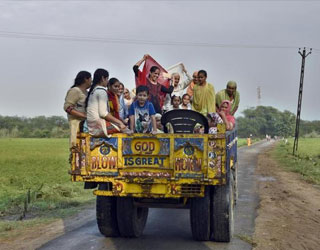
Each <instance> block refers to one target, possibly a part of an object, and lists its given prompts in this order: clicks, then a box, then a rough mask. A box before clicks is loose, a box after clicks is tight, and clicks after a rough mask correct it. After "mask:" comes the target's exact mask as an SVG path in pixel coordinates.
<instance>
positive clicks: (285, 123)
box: [0, 106, 320, 138]
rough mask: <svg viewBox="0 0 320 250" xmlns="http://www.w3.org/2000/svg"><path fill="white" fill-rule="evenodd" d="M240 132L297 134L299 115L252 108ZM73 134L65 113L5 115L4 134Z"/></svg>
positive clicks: (319, 127) (318, 128)
mask: <svg viewBox="0 0 320 250" xmlns="http://www.w3.org/2000/svg"><path fill="white" fill-rule="evenodd" d="M236 123H237V127H238V136H239V137H241V138H246V137H248V136H250V135H252V136H254V137H260V138H263V137H265V136H266V134H267V135H271V136H280V137H291V136H294V132H295V125H296V116H295V115H294V114H293V113H291V112H290V111H287V110H285V111H283V112H281V111H279V110H277V109H276V108H274V107H266V106H258V107H255V108H248V109H246V110H244V111H243V112H242V116H240V117H238V118H237V120H236ZM68 136H69V124H68V121H67V119H66V118H64V117H62V116H51V117H45V116H38V117H34V118H26V117H17V116H1V115H0V137H22V138H65V137H68ZM300 136H302V137H303V136H305V137H320V121H303V120H301V123H300Z"/></svg>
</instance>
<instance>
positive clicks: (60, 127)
mask: <svg viewBox="0 0 320 250" xmlns="http://www.w3.org/2000/svg"><path fill="white" fill-rule="evenodd" d="M68 136H69V124H68V121H67V119H66V118H64V117H62V116H51V117H45V116H37V117H34V118H26V117H18V116H0V137H14V138H15V137H22V138H51V137H52V138H64V137H68Z"/></svg>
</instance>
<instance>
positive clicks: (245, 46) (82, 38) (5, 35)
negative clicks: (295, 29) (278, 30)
mask: <svg viewBox="0 0 320 250" xmlns="http://www.w3.org/2000/svg"><path fill="white" fill-rule="evenodd" d="M0 37H3V38H17V39H36V40H58V41H73V42H97V43H118V44H119V43H121V44H138V45H139V44H140V45H170V46H193V47H216V48H243V49H297V48H299V46H282V45H258V44H224V43H209V42H208V43H201V42H191V41H187V42H184V41H159V40H157V41H155V40H142V39H141V40H140V39H124V38H108V37H91V36H74V35H57V34H45V33H27V32H13V31H0Z"/></svg>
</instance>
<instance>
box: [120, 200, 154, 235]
mask: <svg viewBox="0 0 320 250" xmlns="http://www.w3.org/2000/svg"><path fill="white" fill-rule="evenodd" d="M148 211H149V209H148V208H146V207H137V206H135V205H134V202H133V198H130V197H124V198H123V197H118V198H117V220H118V227H119V232H120V235H121V236H122V237H139V236H140V235H141V234H142V233H143V230H144V227H145V225H146V222H147V218H148Z"/></svg>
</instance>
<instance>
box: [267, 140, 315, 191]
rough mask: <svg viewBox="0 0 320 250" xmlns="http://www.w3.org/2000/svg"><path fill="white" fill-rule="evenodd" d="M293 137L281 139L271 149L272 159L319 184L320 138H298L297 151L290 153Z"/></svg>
mask: <svg viewBox="0 0 320 250" xmlns="http://www.w3.org/2000/svg"><path fill="white" fill-rule="evenodd" d="M292 148H293V139H290V140H288V142H287V143H285V142H284V141H281V142H280V143H278V144H277V145H276V147H275V148H274V150H273V151H272V156H273V157H274V159H276V160H277V162H278V163H280V165H281V166H283V167H284V168H285V169H287V170H289V171H293V172H296V173H299V174H301V175H302V176H303V178H304V179H305V180H307V181H308V182H311V183H314V184H318V185H320V139H319V138H301V139H299V145H298V152H297V155H296V156H293V155H292Z"/></svg>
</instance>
